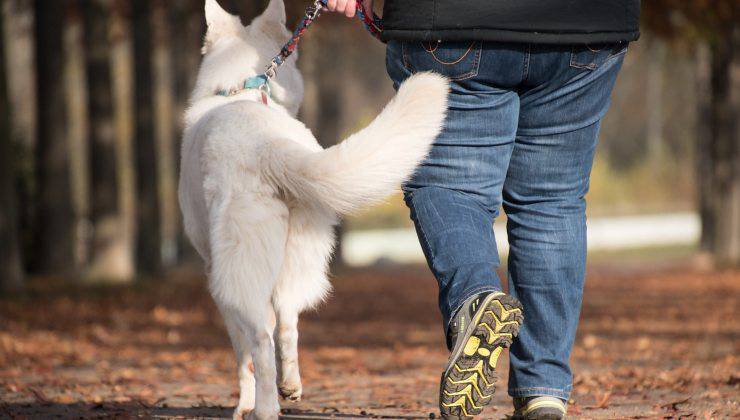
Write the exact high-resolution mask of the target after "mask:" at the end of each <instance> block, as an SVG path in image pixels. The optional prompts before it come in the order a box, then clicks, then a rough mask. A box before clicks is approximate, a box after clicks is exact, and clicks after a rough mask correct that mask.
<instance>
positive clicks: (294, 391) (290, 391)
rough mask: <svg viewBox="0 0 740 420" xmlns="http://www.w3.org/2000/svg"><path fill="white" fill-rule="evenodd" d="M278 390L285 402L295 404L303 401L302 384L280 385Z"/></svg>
mask: <svg viewBox="0 0 740 420" xmlns="http://www.w3.org/2000/svg"><path fill="white" fill-rule="evenodd" d="M278 389H279V390H280V396H281V397H283V399H285V400H288V401H293V402H295V401H300V400H301V395H302V394H303V387H302V386H301V383H300V382H298V383H297V384H288V383H285V384H280V386H279V387H278Z"/></svg>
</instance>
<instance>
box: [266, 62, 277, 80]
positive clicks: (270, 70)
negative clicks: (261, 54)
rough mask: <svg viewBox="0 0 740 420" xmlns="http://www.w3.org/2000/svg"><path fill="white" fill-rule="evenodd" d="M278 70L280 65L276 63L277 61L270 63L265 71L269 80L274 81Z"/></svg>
mask: <svg viewBox="0 0 740 420" xmlns="http://www.w3.org/2000/svg"><path fill="white" fill-rule="evenodd" d="M277 69H278V64H277V63H276V62H275V60H272V61H270V64H268V65H267V69H265V77H266V78H267V79H272V78H273V77H275V73H276V72H277Z"/></svg>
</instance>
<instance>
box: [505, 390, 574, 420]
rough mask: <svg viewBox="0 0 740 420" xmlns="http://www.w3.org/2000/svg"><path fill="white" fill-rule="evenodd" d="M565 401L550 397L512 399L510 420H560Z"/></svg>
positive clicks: (564, 410) (563, 411)
mask: <svg viewBox="0 0 740 420" xmlns="http://www.w3.org/2000/svg"><path fill="white" fill-rule="evenodd" d="M565 413H566V406H565V401H563V400H561V399H560V398H556V397H551V396H541V397H527V398H514V415H513V416H512V417H511V418H512V420H562V419H564V418H565Z"/></svg>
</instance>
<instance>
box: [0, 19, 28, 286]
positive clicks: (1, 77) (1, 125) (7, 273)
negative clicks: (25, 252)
mask: <svg viewBox="0 0 740 420" xmlns="http://www.w3.org/2000/svg"><path fill="white" fill-rule="evenodd" d="M4 21H5V19H4V16H3V13H0V35H4V34H5V25H4ZM4 45H5V37H4V36H1V37H0V291H11V292H17V291H19V290H21V289H22V288H23V271H22V270H21V251H20V242H19V238H18V211H17V207H16V192H15V164H14V162H15V153H14V150H13V145H12V139H11V132H10V118H9V115H8V113H9V107H8V92H7V85H6V81H7V71H6V67H5V63H6V60H5V47H4Z"/></svg>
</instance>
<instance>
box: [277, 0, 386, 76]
mask: <svg viewBox="0 0 740 420" xmlns="http://www.w3.org/2000/svg"><path fill="white" fill-rule="evenodd" d="M327 2H328V0H314V2H313V4H312V5H310V6H308V7H307V8H306V15H305V16H304V17H303V19H301V22H300V23H299V24H298V28H296V30H295V31H294V32H293V36H292V37H290V40H289V41H288V42H287V43H286V44H285V45H284V46H283V48H282V49H281V50H280V53H279V54H278V55H276V56H275V57H274V58H273V59H272V60H271V61H270V64H269V65H268V66H267V70H265V77H266V78H267V79H268V81H269V79H270V78H272V77H274V76H275V72H276V71H277V69H278V67H280V66H281V65H282V64H283V63H284V62H285V60H286V59H287V58H288V57H289V56H290V55H291V54H293V51H295V49H296V47H297V46H298V42H299V41H300V40H301V37H302V36H303V34H305V33H306V29H308V27H309V26H311V24H312V23H313V22H314V21H315V20H316V19H318V17H319V16H321V12H322V11H323V8H324V7H326V5H327ZM357 17H358V18H360V20H361V21H362V23H363V25H365V29H367V31H368V32H370V34H371V35H373V36H374V37H375V38H378V39H380V34H381V32H382V31H383V24H382V22H381V20H380V18H379V17H378V16H377V15H376V14H375V13H374V12H373V11H372V10H370V11H369V13H368V11H366V10H365V6H364V5H363V4H362V1H358V2H357Z"/></svg>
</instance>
